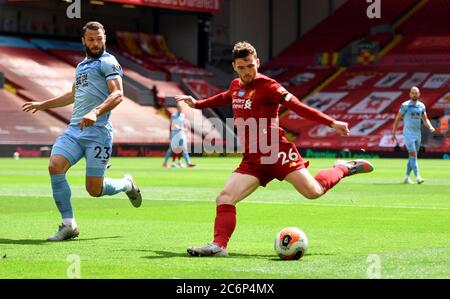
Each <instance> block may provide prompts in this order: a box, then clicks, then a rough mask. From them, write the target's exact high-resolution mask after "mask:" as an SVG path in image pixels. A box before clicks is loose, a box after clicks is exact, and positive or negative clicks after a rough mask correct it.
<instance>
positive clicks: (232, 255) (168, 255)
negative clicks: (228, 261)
mask: <svg viewBox="0 0 450 299" xmlns="http://www.w3.org/2000/svg"><path fill="white" fill-rule="evenodd" d="M148 252H153V253H154V254H156V255H149V256H143V257H142V258H145V259H162V258H173V257H189V255H188V254H187V252H172V251H162V250H148ZM309 255H311V256H312V255H334V254H331V253H314V254H307V256H309ZM227 258H247V259H255V258H259V259H269V260H272V261H281V259H279V258H278V257H276V255H275V254H246V253H230V254H229V255H228V257H227Z"/></svg>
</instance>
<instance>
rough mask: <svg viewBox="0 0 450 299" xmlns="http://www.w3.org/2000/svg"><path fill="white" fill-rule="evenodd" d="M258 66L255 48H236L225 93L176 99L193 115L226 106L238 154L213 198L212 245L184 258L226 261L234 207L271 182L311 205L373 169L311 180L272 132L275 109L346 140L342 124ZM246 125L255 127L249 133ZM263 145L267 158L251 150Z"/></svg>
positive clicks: (339, 167)
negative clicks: (311, 201)
mask: <svg viewBox="0 0 450 299" xmlns="http://www.w3.org/2000/svg"><path fill="white" fill-rule="evenodd" d="M259 65H260V62H259V59H258V58H257V55H256V50H255V48H254V47H253V46H252V45H251V44H249V43H248V42H239V43H237V44H236V45H235V46H234V49H233V69H234V70H235V71H236V73H237V74H238V75H239V78H237V79H235V80H233V81H232V82H231V85H230V88H229V89H228V91H226V92H222V93H220V94H218V95H215V96H212V97H210V98H207V99H205V100H195V99H194V98H193V97H191V96H187V95H179V96H176V99H177V101H184V102H186V103H187V104H188V105H189V106H190V107H192V108H196V109H204V108H212V107H218V106H227V105H232V107H233V114H234V121H235V125H236V128H237V131H238V137H239V140H240V142H241V145H242V147H243V152H244V153H243V159H242V162H241V164H240V165H239V167H238V168H237V169H236V170H235V171H234V172H233V173H232V174H231V176H230V178H229V179H228V182H227V183H226V184H225V187H224V188H223V190H222V191H221V192H220V194H219V195H218V196H217V198H216V205H217V210H216V219H215V222H214V239H213V241H212V242H211V243H208V244H206V245H204V246H199V247H191V248H188V249H187V252H188V253H189V254H190V255H192V256H226V255H228V251H227V244H228V241H229V239H230V237H231V235H232V233H233V231H234V228H235V227H236V207H235V206H236V204H237V203H238V202H240V201H241V200H243V199H244V198H246V197H247V196H248V195H250V194H251V193H252V192H253V191H255V190H256V189H257V188H258V187H259V186H263V187H264V186H266V184H267V183H269V182H270V181H271V180H273V179H275V178H276V179H278V180H280V181H281V180H287V181H288V182H289V183H291V184H292V185H293V186H294V187H295V189H296V190H297V191H298V192H299V193H301V194H302V195H303V196H304V197H306V198H308V199H315V198H318V197H320V196H321V195H323V194H325V192H327V191H328V190H329V189H331V188H332V187H333V186H334V185H336V184H337V183H338V182H339V181H340V180H341V179H342V178H343V177H346V176H350V175H353V174H357V173H367V172H371V171H372V170H373V166H372V165H371V164H370V163H369V162H367V161H364V160H354V161H342V160H341V161H336V163H335V165H334V167H333V168H329V169H324V170H321V171H319V172H318V174H317V175H316V176H315V177H313V176H312V175H311V174H310V173H309V171H308V170H307V169H306V167H307V166H308V162H305V161H303V159H302V157H301V156H300V154H299V153H298V151H297V149H296V147H295V145H294V144H293V143H291V142H289V141H288V140H287V139H286V138H285V137H284V130H283V129H281V128H280V127H279V126H278V110H279V108H280V104H283V105H284V106H285V107H287V108H289V109H291V110H292V111H294V112H295V113H297V114H298V115H300V116H302V117H303V118H306V119H309V120H313V121H316V122H318V123H320V124H323V125H326V126H329V127H331V128H333V129H334V130H335V131H336V132H337V133H338V134H340V135H343V136H346V135H348V134H349V130H348V124H347V123H345V122H341V121H337V120H334V119H332V118H331V117H329V116H327V115H325V114H323V113H322V112H320V111H319V110H316V109H314V108H311V107H309V106H307V105H305V104H303V103H301V102H300V101H299V100H298V99H297V98H296V97H295V96H294V95H292V94H291V93H289V92H288V91H287V90H286V89H285V88H284V87H283V86H281V85H280V84H279V83H278V82H276V81H275V80H273V79H271V78H269V77H267V76H264V75H262V74H259V73H258V68H259ZM252 124H256V127H254V128H252ZM252 134H253V136H252ZM247 135H248V138H247ZM255 135H256V137H255ZM274 136H275V137H276V138H275V139H274ZM252 137H253V138H252ZM263 139H265V140H271V141H268V143H269V144H268V148H270V150H271V152H270V154H267V148H264V151H263V150H262V149H263V146H262V145H261V147H258V148H256V149H255V144H258V146H259V145H260V144H261V140H263ZM274 151H275V152H274ZM270 157H275V159H271V158H270Z"/></svg>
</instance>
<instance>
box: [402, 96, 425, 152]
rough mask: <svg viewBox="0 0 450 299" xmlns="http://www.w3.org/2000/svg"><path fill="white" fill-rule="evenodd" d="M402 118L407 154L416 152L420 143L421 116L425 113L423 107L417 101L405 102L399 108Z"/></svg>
mask: <svg viewBox="0 0 450 299" xmlns="http://www.w3.org/2000/svg"><path fill="white" fill-rule="evenodd" d="M400 113H401V114H402V116H403V139H404V142H405V146H406V149H407V150H408V152H410V153H411V152H418V151H419V149H420V143H421V138H422V134H421V126H422V116H423V115H424V113H425V105H424V104H423V103H422V102H420V101H417V102H416V103H414V102H413V101H412V100H409V101H406V102H404V103H403V104H402V106H401V107H400Z"/></svg>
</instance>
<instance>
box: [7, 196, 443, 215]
mask: <svg viewBox="0 0 450 299" xmlns="http://www.w3.org/2000/svg"><path fill="white" fill-rule="evenodd" d="M0 195H1V196H12V197H30V196H31V195H30V194H19V195H18V194H5V193H2V194H0ZM34 196H37V197H45V196H50V194H49V195H34ZM73 198H75V199H76V198H90V197H87V196H80V197H78V196H74V197H73ZM143 200H146V201H152V200H155V201H180V202H214V201H213V200H198V199H162V198H152V199H145V198H143ZM242 203H255V204H275V205H304V206H321V207H327V206H329V207H352V208H371V209H373V208H381V209H418V210H443V211H448V210H450V208H445V207H417V206H385V205H380V206H378V205H365V204H362V205H358V204H353V205H352V204H335V203H330V204H321V203H303V202H282V201H261V200H249V201H245V200H244V201H242Z"/></svg>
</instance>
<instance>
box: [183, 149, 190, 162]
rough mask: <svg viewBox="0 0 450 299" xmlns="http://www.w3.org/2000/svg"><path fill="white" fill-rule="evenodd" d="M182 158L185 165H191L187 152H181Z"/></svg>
mask: <svg viewBox="0 0 450 299" xmlns="http://www.w3.org/2000/svg"><path fill="white" fill-rule="evenodd" d="M183 158H184V160H185V161H186V163H187V164H191V159H190V158H189V154H188V153H187V152H185V151H184V152H183Z"/></svg>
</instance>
